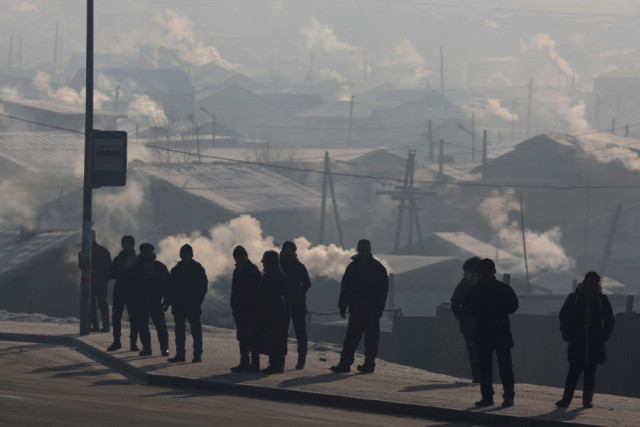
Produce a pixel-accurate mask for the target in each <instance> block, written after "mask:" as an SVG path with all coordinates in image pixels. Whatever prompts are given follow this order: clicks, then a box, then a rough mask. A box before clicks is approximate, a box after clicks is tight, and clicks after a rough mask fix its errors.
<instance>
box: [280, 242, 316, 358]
mask: <svg viewBox="0 0 640 427" xmlns="http://www.w3.org/2000/svg"><path fill="white" fill-rule="evenodd" d="M296 250H297V247H296V245H295V243H293V242H291V241H289V240H287V241H286V242H284V243H283V244H282V249H281V250H280V266H281V267H282V271H284V274H285V275H286V276H287V277H286V281H287V312H288V313H287V319H289V318H290V319H291V321H292V322H293V330H294V331H295V333H296V340H297V341H298V363H297V364H296V369H298V370H299V369H304V364H305V363H306V361H307V291H308V290H309V288H310V287H311V279H309V273H308V272H307V268H306V267H305V266H304V264H303V263H301V262H300V261H299V260H298V255H297V254H296ZM288 329H289V321H288V320H287V330H288Z"/></svg>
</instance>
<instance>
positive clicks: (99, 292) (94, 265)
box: [78, 230, 111, 332]
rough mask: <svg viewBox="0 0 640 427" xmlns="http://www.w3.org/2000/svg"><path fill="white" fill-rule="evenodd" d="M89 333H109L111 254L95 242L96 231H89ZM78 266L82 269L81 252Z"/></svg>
mask: <svg viewBox="0 0 640 427" xmlns="http://www.w3.org/2000/svg"><path fill="white" fill-rule="evenodd" d="M91 238H92V245H91V305H90V306H89V307H90V308H89V313H90V314H89V316H90V317H91V332H109V331H110V329H109V303H108V302H107V293H108V292H109V288H108V284H109V269H110V268H111V254H110V253H109V251H108V250H107V248H105V247H104V246H101V245H99V244H98V242H97V241H96V231H95V230H92V231H91ZM78 266H79V267H80V268H81V269H82V251H80V252H78ZM98 309H99V310H100V316H101V317H102V329H100V324H99V323H98Z"/></svg>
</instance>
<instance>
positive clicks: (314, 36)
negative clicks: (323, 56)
mask: <svg viewBox="0 0 640 427" xmlns="http://www.w3.org/2000/svg"><path fill="white" fill-rule="evenodd" d="M300 34H302V35H303V36H305V37H306V39H307V48H309V49H315V48H320V49H322V50H324V51H325V52H353V51H356V50H359V49H360V48H359V47H357V46H353V45H350V44H349V43H345V42H342V41H340V40H338V37H337V36H336V34H335V32H334V31H333V29H332V28H330V27H328V26H327V25H322V24H320V21H318V19H317V18H316V17H315V16H312V17H311V19H310V20H309V23H308V24H307V25H306V26H304V27H302V28H301V29H300Z"/></svg>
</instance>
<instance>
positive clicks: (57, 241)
mask: <svg viewBox="0 0 640 427" xmlns="http://www.w3.org/2000/svg"><path fill="white" fill-rule="evenodd" d="M78 233H79V232H77V231H48V232H44V233H39V234H37V235H35V236H34V237H32V238H30V239H28V240H25V241H22V242H19V241H18V239H19V237H20V230H9V229H0V276H2V275H4V274H6V273H8V272H9V271H10V270H12V269H15V268H17V267H21V266H24V265H26V264H27V263H29V262H31V261H33V260H34V259H35V258H37V257H38V256H40V255H42V254H43V253H45V252H47V251H49V250H51V249H54V248H57V247H60V246H61V245H62V244H64V243H65V242H67V241H68V240H69V239H71V238H73V237H74V236H76V235H77V234H78Z"/></svg>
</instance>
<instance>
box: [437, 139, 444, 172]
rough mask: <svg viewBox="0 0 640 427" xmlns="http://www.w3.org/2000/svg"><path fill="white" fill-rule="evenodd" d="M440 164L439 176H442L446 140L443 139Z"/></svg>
mask: <svg viewBox="0 0 640 427" xmlns="http://www.w3.org/2000/svg"><path fill="white" fill-rule="evenodd" d="M438 163H439V165H438V174H439V175H442V173H443V170H444V139H442V138H440V156H439V161H438Z"/></svg>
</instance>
